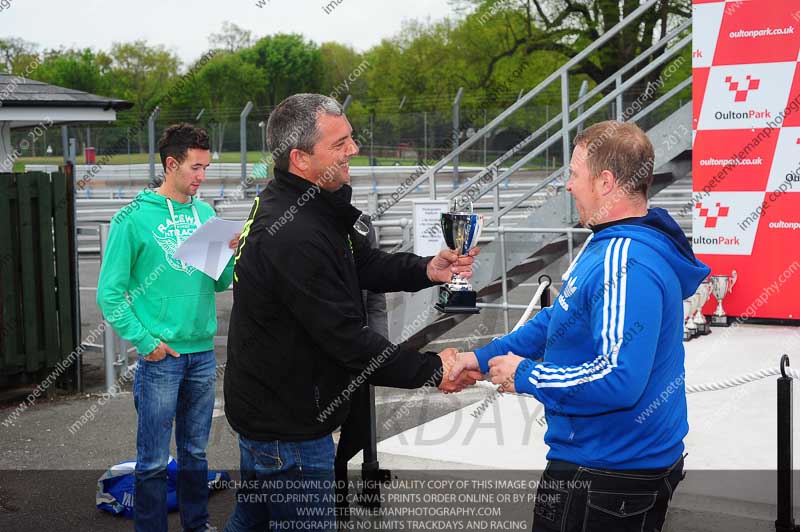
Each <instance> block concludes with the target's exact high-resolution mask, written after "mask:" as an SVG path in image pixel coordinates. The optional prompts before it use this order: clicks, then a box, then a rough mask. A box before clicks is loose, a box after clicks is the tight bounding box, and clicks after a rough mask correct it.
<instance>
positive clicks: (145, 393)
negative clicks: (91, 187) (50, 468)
mask: <svg viewBox="0 0 800 532" xmlns="http://www.w3.org/2000/svg"><path fill="white" fill-rule="evenodd" d="M209 148H210V146H209V141H208V134H207V133H206V131H205V130H203V129H200V128H197V127H194V126H192V125H190V124H177V125H173V126H170V127H168V128H167V129H166V130H165V131H164V133H163V135H162V136H161V139H160V140H159V144H158V149H159V152H160V155H161V164H162V165H163V166H164V182H163V183H162V184H161V186H160V187H159V188H158V189H156V190H155V191H153V190H149V189H147V190H144V191H142V192H140V193H139V195H138V196H136V199H134V200H133V203H132V206H134V207H135V208H133V209H131V208H124V209H122V210H121V211H120V212H118V213H117V214H116V215H115V216H114V218H113V219H112V221H111V231H110V233H109V237H108V244H107V246H106V251H105V254H104V256H103V263H102V266H101V269H100V278H99V280H98V287H97V304H98V305H99V306H100V310H101V311H102V312H103V315H104V316H105V317H106V319H107V320H108V322H109V323H110V324H111V325H112V326H113V327H114V330H116V331H117V333H119V335H120V336H121V337H122V338H125V339H126V340H128V341H129V342H131V343H132V344H133V345H134V346H135V347H136V349H137V351H138V352H139V365H138V367H137V369H136V375H135V377H134V384H133V394H134V406H135V407H136V411H137V413H138V426H137V432H136V471H135V495H136V498H135V502H134V508H135V518H134V519H135V529H136V530H137V531H145V530H146V531H166V530H167V473H166V468H167V461H168V460H169V445H170V439H171V436H172V422H173V419H174V420H175V441H176V444H177V455H178V456H177V462H178V483H177V493H178V504H179V507H180V514H181V523H182V525H183V529H184V530H192V531H195V530H213V529H212V528H211V527H210V526H209V525H208V485H207V472H208V462H207V460H206V446H207V444H208V436H209V432H210V429H211V415H212V412H213V409H214V393H215V382H216V358H215V356H214V335H215V334H216V332H217V317H216V308H215V302H214V293H215V292H221V291H223V290H225V289H226V288H228V286H229V285H230V284H231V280H232V278H233V260H231V261H230V263H229V264H228V266H227V268H225V271H224V272H223V273H222V275H221V277H220V278H219V280H218V281H214V280H213V279H212V278H210V277H208V276H207V275H205V274H204V273H203V272H201V271H198V270H197V269H195V268H194V267H192V266H190V265H188V264H186V263H184V262H182V261H180V260H177V259H175V258H173V256H172V255H173V253H174V252H175V250H176V249H177V248H178V246H179V245H180V243H181V242H183V241H184V240H186V239H187V238H188V237H189V236H190V235H191V234H192V233H193V232H194V231H195V230H196V229H197V228H198V227H200V225H201V224H203V223H204V222H205V221H206V220H208V219H209V218H211V217H213V216H214V214H215V213H214V209H213V208H212V207H211V206H210V205H208V204H207V203H204V202H202V201H200V200H197V199H195V198H194V195H195V194H196V193H197V190H198V188H199V187H200V185H201V184H202V183H203V181H205V170H206V168H207V167H208V165H209V164H210V161H211V153H210V149H209ZM237 242H238V235H237V237H236V238H235V239H234V240H232V241H231V243H230V247H231V248H233V249H235V248H236V245H237Z"/></svg>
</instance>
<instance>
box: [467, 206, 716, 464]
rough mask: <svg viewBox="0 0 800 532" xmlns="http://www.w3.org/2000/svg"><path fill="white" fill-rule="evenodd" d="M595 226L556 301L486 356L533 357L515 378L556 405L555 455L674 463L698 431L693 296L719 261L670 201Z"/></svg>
mask: <svg viewBox="0 0 800 532" xmlns="http://www.w3.org/2000/svg"><path fill="white" fill-rule="evenodd" d="M596 229H597V232H595V233H593V234H592V235H590V237H589V239H588V240H587V242H586V244H585V245H584V247H583V249H582V250H581V252H580V253H579V254H578V256H577V257H576V258H575V260H574V261H573V262H572V264H571V265H570V267H569V269H568V270H567V271H566V273H565V274H564V275H563V276H562V279H563V281H564V283H563V286H562V288H561V292H560V293H559V295H558V298H557V299H556V301H555V302H554V303H553V305H552V306H550V307H548V308H545V309H542V310H541V311H540V312H539V313H538V314H537V315H536V316H535V317H534V318H533V319H532V320H530V321H529V322H528V323H526V324H525V325H524V326H522V327H520V328H519V329H517V330H516V331H514V332H512V333H510V334H508V335H506V336H504V337H502V338H498V339H495V340H493V341H492V342H491V343H489V344H488V345H486V346H485V347H483V348H481V349H479V350H477V351H476V353H475V354H476V356H477V357H478V362H479V363H480V366H481V370H482V371H484V372H486V371H488V363H489V360H490V359H491V358H493V357H495V356H500V355H505V354H506V353H508V352H512V353H515V354H517V355H519V356H522V357H525V358H526V359H527V360H523V362H522V363H521V364H520V365H519V367H518V368H517V371H516V374H515V376H514V386H515V387H516V389H517V392H519V393H526V394H530V395H533V396H534V397H535V398H536V399H538V400H539V401H540V402H541V403H542V404H543V405H544V407H545V416H546V419H547V425H548V429H547V433H546V434H545V437H544V439H545V443H547V445H548V446H549V447H550V451H549V452H548V454H547V459H548V460H564V461H567V462H572V463H576V464H580V465H583V466H587V467H595V468H603V469H659V468H665V467H668V466H670V465H672V464H673V463H674V462H675V461H676V460H677V459H678V458H679V457H680V455H681V454H682V453H683V449H684V447H683V438H684V436H685V435H686V433H687V432H688V431H689V424H688V422H687V418H686V393H685V388H684V350H683V303H682V302H683V299H685V298H687V297H689V296H691V295H692V294H694V292H695V290H696V289H697V287H698V286H699V284H700V283H701V282H702V281H703V279H705V277H706V276H707V275H708V274H709V272H710V270H709V268H708V267H707V266H706V265H704V264H703V263H701V262H700V261H698V260H697V259H696V258H695V256H694V254H693V253H692V250H691V247H690V246H689V244H688V241H687V239H686V236H685V235H684V233H683V231H681V229H680V227H678V225H677V224H676V223H675V221H674V220H673V219H672V218H671V217H670V216H669V214H667V212H666V211H664V210H663V209H650V210H649V211H648V213H647V215H646V216H643V217H641V218H630V219H625V220H621V221H618V222H615V223H612V224H607V225H605V226H602V227H599V228H596ZM542 357H544V360H543V361H542V362H538V363H537V362H534V360H537V359H539V358H542Z"/></svg>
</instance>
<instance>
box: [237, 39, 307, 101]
mask: <svg viewBox="0 0 800 532" xmlns="http://www.w3.org/2000/svg"><path fill="white" fill-rule="evenodd" d="M241 54H242V55H241V56H242V59H244V61H246V62H247V63H250V64H252V65H254V66H256V67H257V68H258V69H259V70H261V72H263V74H264V76H265V80H266V84H265V88H264V89H265V90H264V93H263V98H264V99H263V100H262V101H260V102H259V103H261V104H266V105H268V106H274V105H277V104H278V103H280V101H281V100H283V99H284V98H286V97H287V96H289V95H292V94H296V93H298V92H319V90H320V89H321V83H322V56H321V54H320V50H319V47H318V46H317V45H316V44H314V43H313V42H311V41H305V40H303V37H302V36H300V35H297V34H290V35H287V34H277V35H271V36H268V37H264V38H262V39H259V40H258V42H256V44H255V45H254V46H252V47H251V48H247V49H244V50H242V52H241Z"/></svg>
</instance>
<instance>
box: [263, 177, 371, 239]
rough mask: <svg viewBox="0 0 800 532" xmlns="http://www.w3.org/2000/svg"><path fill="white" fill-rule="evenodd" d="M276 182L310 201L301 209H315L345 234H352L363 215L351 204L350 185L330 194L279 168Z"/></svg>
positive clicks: (351, 192)
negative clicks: (355, 224)
mask: <svg viewBox="0 0 800 532" xmlns="http://www.w3.org/2000/svg"><path fill="white" fill-rule="evenodd" d="M275 180H276V181H277V182H278V183H279V184H280V185H283V186H284V187H286V188H287V189H289V190H291V191H292V192H293V193H295V194H296V195H297V196H298V198H299V197H300V196H302V195H304V194H305V195H306V198H308V201H306V202H305V203H304V204H303V206H301V207H299V208H301V209H306V208H307V209H313V210H315V211H316V212H319V213H320V214H322V215H323V216H326V217H329V218H332V219H333V220H334V223H335V224H336V228H337V229H338V230H339V231H340V232H341V233H343V234H347V233H349V232H350V229H351V228H352V227H353V224H354V223H356V220H358V217H359V216H360V215H361V211H360V210H358V209H356V208H355V207H354V206H353V204H352V203H350V200H351V199H352V196H353V189H352V188H351V187H350V185H343V186H342V188H340V189H339V190H337V191H336V192H329V191H327V190H325V189H322V188H320V187H319V186H318V185H316V184H314V183H312V182H310V181H308V180H307V179H303V178H302V177H300V176H297V175H295V174H293V173H291V172H285V171H283V170H278V169H277V168H276V169H275ZM304 199H305V198H304Z"/></svg>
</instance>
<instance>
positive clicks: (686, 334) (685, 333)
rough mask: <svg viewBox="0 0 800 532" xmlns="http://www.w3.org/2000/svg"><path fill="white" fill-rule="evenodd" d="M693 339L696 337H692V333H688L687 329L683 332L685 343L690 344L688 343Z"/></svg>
mask: <svg viewBox="0 0 800 532" xmlns="http://www.w3.org/2000/svg"><path fill="white" fill-rule="evenodd" d="M692 338H694V337H693V336H692V333H690V332H689V331H687V330H686V329H684V330H683V341H684V342H688V341H689V340H691V339H692Z"/></svg>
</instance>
